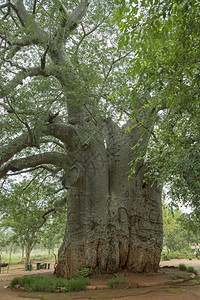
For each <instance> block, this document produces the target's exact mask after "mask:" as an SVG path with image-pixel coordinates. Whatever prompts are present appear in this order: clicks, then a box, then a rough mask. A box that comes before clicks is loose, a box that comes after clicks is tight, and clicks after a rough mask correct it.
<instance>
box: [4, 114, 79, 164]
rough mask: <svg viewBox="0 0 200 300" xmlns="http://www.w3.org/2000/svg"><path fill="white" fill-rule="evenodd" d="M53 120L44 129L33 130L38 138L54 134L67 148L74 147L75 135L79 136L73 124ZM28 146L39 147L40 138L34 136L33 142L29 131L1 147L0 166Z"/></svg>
mask: <svg viewBox="0 0 200 300" xmlns="http://www.w3.org/2000/svg"><path fill="white" fill-rule="evenodd" d="M53 121H54V122H53V123H50V124H47V125H45V124H44V128H43V130H42V129H41V130H38V132H34V131H32V132H34V134H35V136H37V139H39V138H40V137H42V136H46V135H48V136H53V137H55V138H57V139H59V140H60V141H62V142H63V143H64V144H65V147H66V148H68V147H69V148H73V143H74V141H73V140H74V137H76V136H77V131H76V129H75V128H74V127H73V126H72V125H71V124H66V123H64V122H62V121H60V120H55V119H54V120H53ZM27 147H38V140H36V139H35V138H34V143H33V141H31V139H30V135H29V133H28V132H25V133H23V134H22V135H20V136H19V137H17V138H15V139H14V140H13V141H11V142H10V143H9V144H8V145H5V146H3V147H2V148H1V149H0V166H1V165H2V164H3V163H5V162H6V161H8V160H9V159H10V158H11V157H13V156H14V155H15V154H17V153H19V152H20V151H21V150H23V149H25V148H27Z"/></svg>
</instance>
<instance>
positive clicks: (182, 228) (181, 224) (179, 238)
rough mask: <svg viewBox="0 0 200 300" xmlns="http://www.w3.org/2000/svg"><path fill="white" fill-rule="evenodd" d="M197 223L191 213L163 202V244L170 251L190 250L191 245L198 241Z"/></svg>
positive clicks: (199, 223) (198, 223)
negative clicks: (183, 211)
mask: <svg viewBox="0 0 200 300" xmlns="http://www.w3.org/2000/svg"><path fill="white" fill-rule="evenodd" d="M193 217H194V216H193ZM199 225H200V222H199V220H197V219H196V220H195V219H194V218H193V219H192V215H191V214H186V213H182V212H181V211H180V210H179V209H173V210H172V209H171V208H170V207H169V206H168V205H166V204H164V205H163V232H164V237H163V246H164V247H166V248H168V249H170V250H172V251H179V252H181V250H188V251H189V250H191V245H192V244H196V243H198V242H199V227H200V226H199Z"/></svg>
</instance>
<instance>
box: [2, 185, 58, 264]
mask: <svg viewBox="0 0 200 300" xmlns="http://www.w3.org/2000/svg"><path fill="white" fill-rule="evenodd" d="M37 183H38V182H37ZM45 192H47V191H45V190H44V189H43V188H42V186H41V185H36V183H33V182H31V184H30V182H27V181H23V182H22V183H20V184H19V185H18V186H15V188H14V190H13V192H12V193H9V192H8V193H7V195H3V196H2V197H1V199H0V201H1V209H0V211H1V213H2V217H1V227H4V228H6V229H7V230H9V231H10V232H12V233H13V234H12V242H14V243H15V244H16V245H18V246H20V247H22V248H23V247H25V263H28V262H29V261H30V254H31V251H32V249H33V246H34V245H35V244H37V243H39V242H40V240H41V238H42V235H43V234H44V232H45V230H47V228H49V226H50V224H51V223H50V221H49V220H47V219H46V215H47V213H49V212H51V211H53V209H52V202H53V203H54V202H55V200H54V199H53V201H51V204H50V203H49V202H50V201H49V199H48V197H47V196H46V194H45ZM52 198H53V196H51V200H52ZM50 205H51V209H49V207H50ZM46 221H47V222H46ZM48 222H49V224H48Z"/></svg>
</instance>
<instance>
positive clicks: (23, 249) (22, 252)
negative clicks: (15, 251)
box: [22, 247, 24, 261]
mask: <svg viewBox="0 0 200 300" xmlns="http://www.w3.org/2000/svg"><path fill="white" fill-rule="evenodd" d="M22 261H24V247H22Z"/></svg>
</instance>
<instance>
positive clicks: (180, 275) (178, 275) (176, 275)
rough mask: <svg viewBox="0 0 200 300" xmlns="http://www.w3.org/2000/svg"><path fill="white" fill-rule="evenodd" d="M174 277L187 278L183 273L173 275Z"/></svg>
mask: <svg viewBox="0 0 200 300" xmlns="http://www.w3.org/2000/svg"><path fill="white" fill-rule="evenodd" d="M172 279H185V276H184V275H182V274H174V275H172Z"/></svg>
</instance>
